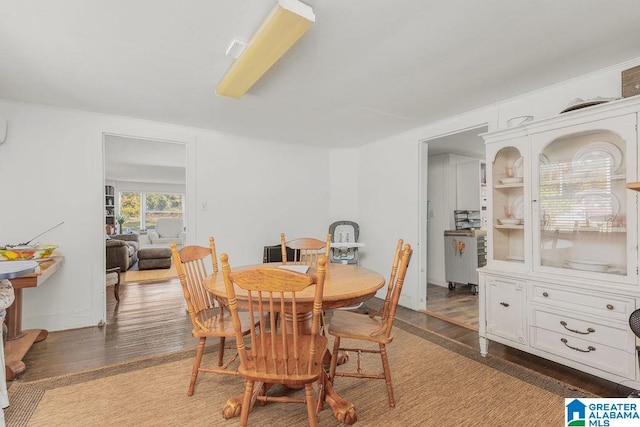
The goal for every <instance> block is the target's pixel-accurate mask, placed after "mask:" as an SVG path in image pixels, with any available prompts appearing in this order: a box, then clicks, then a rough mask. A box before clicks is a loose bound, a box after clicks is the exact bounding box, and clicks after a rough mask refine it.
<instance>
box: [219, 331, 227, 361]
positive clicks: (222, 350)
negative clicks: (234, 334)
mask: <svg viewBox="0 0 640 427" xmlns="http://www.w3.org/2000/svg"><path fill="white" fill-rule="evenodd" d="M225 340H226V338H225V337H220V350H218V366H222V364H223V363H224V343H225Z"/></svg>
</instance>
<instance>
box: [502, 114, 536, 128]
mask: <svg viewBox="0 0 640 427" xmlns="http://www.w3.org/2000/svg"><path fill="white" fill-rule="evenodd" d="M532 120H533V116H518V117H512V118H510V119H509V120H507V127H508V128H512V127H514V126H520V125H523V124H525V123H527V122H530V121H532Z"/></svg>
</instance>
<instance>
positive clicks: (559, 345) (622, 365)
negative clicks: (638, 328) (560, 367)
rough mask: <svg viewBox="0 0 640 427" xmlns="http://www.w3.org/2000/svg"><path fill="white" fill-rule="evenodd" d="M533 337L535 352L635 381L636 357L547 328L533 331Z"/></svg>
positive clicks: (532, 344)
mask: <svg viewBox="0 0 640 427" xmlns="http://www.w3.org/2000/svg"><path fill="white" fill-rule="evenodd" d="M530 335H531V336H530V340H531V346H532V347H534V348H537V349H540V350H543V351H546V352H549V353H553V354H555V355H557V356H560V357H563V358H565V359H568V360H573V361H575V362H578V363H582V364H584V365H587V366H590V367H593V368H596V369H600V370H602V371H606V372H610V373H612V374H617V375H621V376H623V377H626V378H635V364H636V363H637V361H638V359H637V358H636V355H635V353H629V352H626V351H624V350H620V349H618V348H613V347H609V346H607V345H604V344H600V343H595V342H592V341H589V340H585V339H580V338H576V337H573V336H568V335H565V334H559V333H557V332H552V331H549V330H547V329H543V328H536V327H532V328H531V331H530ZM563 340H564V341H563Z"/></svg>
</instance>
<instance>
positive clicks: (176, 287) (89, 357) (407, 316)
mask: <svg viewBox="0 0 640 427" xmlns="http://www.w3.org/2000/svg"><path fill="white" fill-rule="evenodd" d="M462 289H464V288H462ZM462 289H461V290H462ZM447 292H448V289H447ZM460 297H462V292H461V293H460ZM451 298H453V296H452V297H451ZM367 306H368V307H369V308H371V309H377V308H379V307H380V306H381V300H379V299H376V298H374V299H372V300H370V301H368V302H367ZM107 313H108V314H107V323H106V325H102V326H95V327H89V328H82V329H75V330H69V331H59V332H51V333H49V337H48V338H47V339H46V340H45V341H42V342H39V343H36V344H34V345H33V347H32V348H31V350H30V351H29V352H28V353H27V355H26V357H25V358H24V362H25V363H26V365H27V370H26V371H25V373H24V374H23V375H22V376H21V378H23V379H25V380H36V379H41V378H48V377H52V376H58V375H64V374H69V373H73V372H80V371H85V370H90V369H95V368H98V367H100V366H105V365H110V364H114V363H118V362H123V361H127V360H131V359H136V358H140V357H148V356H153V355H158V354H163V353H169V352H174V351H179V350H183V349H193V351H194V354H195V349H196V345H197V340H196V339H195V338H193V337H192V336H191V323H190V322H189V319H188V316H187V313H186V305H185V303H184V299H183V297H182V290H181V288H180V283H179V282H178V281H177V280H172V281H168V282H163V283H142V284H127V285H122V286H121V287H120V303H119V304H116V303H115V299H114V297H113V289H112V288H109V289H107ZM396 317H397V318H398V319H400V320H403V321H405V322H409V323H411V324H413V325H415V326H417V327H421V328H425V329H428V330H430V331H433V332H435V333H437V334H440V335H443V336H446V337H448V338H450V339H453V340H456V341H458V342H460V343H462V344H465V345H467V346H470V347H472V348H474V349H476V350H477V351H479V343H478V333H477V332H476V331H474V330H472V329H470V328H469V327H462V326H459V325H457V324H455V323H452V322H448V321H446V320H443V319H440V318H437V317H434V316H429V315H427V314H425V313H420V312H416V311H412V310H409V309H406V308H403V307H398V311H397V315H396ZM213 344H214V343H213V342H212V343H211V345H213ZM490 357H500V358H503V359H506V360H509V361H511V362H514V363H518V364H520V365H523V366H526V367H528V368H530V369H533V370H536V371H538V372H541V373H543V374H546V375H549V376H551V377H554V378H557V379H559V380H561V381H564V382H567V383H569V384H573V385H574V386H576V387H580V388H582V389H585V390H588V391H591V392H593V393H596V394H598V395H601V396H607V397H622V396H626V395H627V394H628V392H629V389H627V388H625V387H621V386H618V385H617V384H614V383H611V382H609V381H605V380H602V379H599V378H597V377H593V376H591V375H587V374H584V373H581V372H579V371H576V370H573V369H570V368H567V367H564V366H561V365H558V364H556V363H553V362H549V361H547V360H544V359H541V358H539V357H536V356H532V355H529V354H527V353H523V352H520V351H518V350H514V349H511V348H509V347H505V346H503V345H500V344H497V343H491V345H490ZM460 387H461V388H464V385H463V384H461V386H460Z"/></svg>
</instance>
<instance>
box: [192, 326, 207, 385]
mask: <svg viewBox="0 0 640 427" xmlns="http://www.w3.org/2000/svg"><path fill="white" fill-rule="evenodd" d="M206 342H207V337H201V338H200V342H199V343H198V350H197V351H196V358H195V359H194V360H193V368H192V369H191V381H190V382H189V389H188V390H187V396H193V389H194V388H195V387H196V380H197V379H198V371H199V369H200V363H202V354H203V353H204V344H205V343H206Z"/></svg>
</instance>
